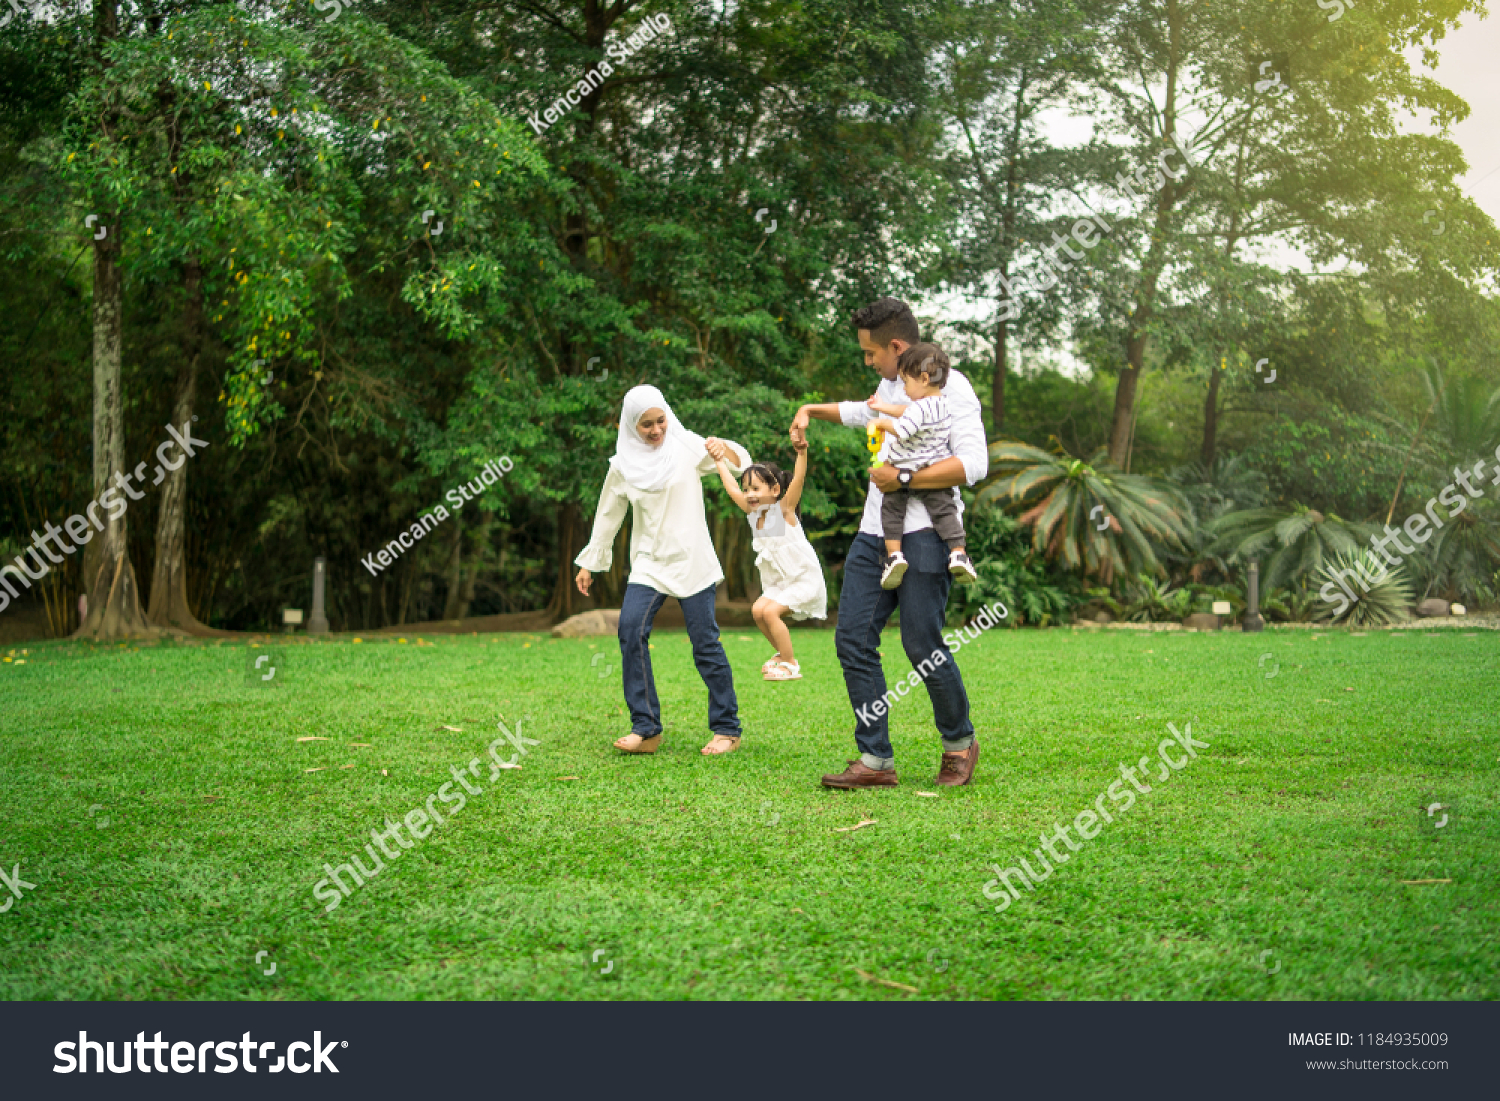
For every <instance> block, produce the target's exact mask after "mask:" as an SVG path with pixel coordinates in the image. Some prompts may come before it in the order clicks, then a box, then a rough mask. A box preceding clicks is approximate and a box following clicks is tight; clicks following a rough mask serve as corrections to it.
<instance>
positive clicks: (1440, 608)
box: [1417, 596, 1448, 618]
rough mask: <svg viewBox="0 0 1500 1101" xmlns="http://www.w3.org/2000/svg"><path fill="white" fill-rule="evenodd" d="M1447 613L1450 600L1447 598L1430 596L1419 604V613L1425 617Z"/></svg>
mask: <svg viewBox="0 0 1500 1101" xmlns="http://www.w3.org/2000/svg"><path fill="white" fill-rule="evenodd" d="M1447 614H1448V602H1447V601H1446V600H1439V599H1438V598H1437V597H1435V596H1431V597H1428V598H1427V599H1426V600H1424V601H1422V603H1420V604H1418V605H1417V615H1419V616H1422V617H1424V618H1430V617H1432V616H1444V615H1447Z"/></svg>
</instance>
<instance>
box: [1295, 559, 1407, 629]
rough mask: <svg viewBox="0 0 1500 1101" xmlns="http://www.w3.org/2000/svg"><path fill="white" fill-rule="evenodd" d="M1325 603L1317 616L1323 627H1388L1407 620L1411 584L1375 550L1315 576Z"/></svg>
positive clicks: (1332, 565)
mask: <svg viewBox="0 0 1500 1101" xmlns="http://www.w3.org/2000/svg"><path fill="white" fill-rule="evenodd" d="M1313 584H1314V585H1315V586H1317V589H1318V595H1319V596H1320V597H1322V599H1321V600H1320V601H1319V602H1318V607H1317V609H1316V611H1314V613H1313V618H1314V619H1316V620H1317V621H1318V622H1320V623H1331V624H1333V625H1335V626H1340V627H1384V626H1387V625H1388V624H1391V623H1399V622H1400V621H1401V620H1403V619H1406V618H1407V611H1406V609H1407V607H1408V606H1409V605H1410V604H1411V600H1412V590H1411V583H1410V582H1409V581H1407V579H1406V576H1405V574H1403V573H1402V572H1401V571H1400V569H1395V570H1393V569H1391V568H1390V567H1389V566H1387V565H1386V564H1385V562H1384V561H1383V560H1382V559H1381V558H1380V557H1379V556H1378V555H1376V553H1375V552H1374V551H1373V550H1369V549H1362V550H1360V551H1358V552H1356V553H1355V554H1353V555H1351V556H1345V555H1342V554H1341V555H1339V556H1338V557H1337V558H1335V559H1334V560H1333V561H1332V562H1329V563H1326V564H1324V565H1323V567H1322V568H1320V569H1319V570H1318V571H1317V572H1316V573H1315V574H1314V576H1313Z"/></svg>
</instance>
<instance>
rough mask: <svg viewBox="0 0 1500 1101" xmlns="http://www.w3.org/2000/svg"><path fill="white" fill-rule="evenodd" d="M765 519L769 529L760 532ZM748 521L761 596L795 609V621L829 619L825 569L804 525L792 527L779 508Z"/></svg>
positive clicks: (752, 515) (754, 514)
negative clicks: (761, 521) (758, 574)
mask: <svg viewBox="0 0 1500 1101" xmlns="http://www.w3.org/2000/svg"><path fill="white" fill-rule="evenodd" d="M762 516H764V517H765V518H766V523H765V527H763V528H757V527H756V526H755V525H756V524H758V523H759V522H760V518H761V517H762ZM748 519H749V521H750V534H751V535H752V536H753V537H754V543H753V546H754V548H755V555H756V557H755V565H756V566H757V567H758V568H759V569H760V587H761V595H762V596H766V597H769V598H770V599H772V600H774V601H776V603H778V604H781V605H784V606H785V607H787V608H789V609H791V612H792V618H793V619H827V618H828V589H827V587H826V586H825V585H824V584H823V566H822V563H820V562H819V561H818V552H817V551H815V550H813V547H812V544H811V543H809V542H808V541H807V533H806V532H805V531H803V530H802V525H801V524H800V523H799V524H790V523H788V522H787V520H786V517H784V516H783V515H782V514H781V506H780V505H779V504H774V505H767V506H766V507H765V508H763V509H760V510H759V511H758V512H752V513H750V514H749V515H748Z"/></svg>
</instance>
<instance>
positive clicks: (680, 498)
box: [574, 440, 750, 598]
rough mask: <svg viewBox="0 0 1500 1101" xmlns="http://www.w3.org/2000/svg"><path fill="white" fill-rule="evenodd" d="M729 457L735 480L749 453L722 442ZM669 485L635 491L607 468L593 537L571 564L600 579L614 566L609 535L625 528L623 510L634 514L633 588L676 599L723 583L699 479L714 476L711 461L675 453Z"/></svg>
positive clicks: (679, 451) (684, 452)
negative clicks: (643, 588)
mask: <svg viewBox="0 0 1500 1101" xmlns="http://www.w3.org/2000/svg"><path fill="white" fill-rule="evenodd" d="M724 444H725V446H727V447H728V448H729V450H730V452H731V453H732V459H731V461H730V462H729V464H728V465H729V468H730V469H731V470H733V471H734V472H735V473H736V474H740V473H742V472H743V471H744V470H745V468H746V467H748V466H749V465H750V452H748V451H746V450H745V449H744V448H743V447H741V446H740V445H739V444H737V443H735V442H733V441H732V440H725V441H724ZM677 455H678V459H677V464H676V469H675V471H674V472H673V475H672V480H671V481H669V482H668V483H667V484H666V485H665V486H664V487H662V488H661V489H658V490H651V491H647V490H641V489H636V488H635V487H634V486H632V485H631V484H630V483H629V482H627V481H626V480H625V478H624V477H623V476H622V475H621V474H620V472H619V471H618V470H616V469H615V468H614V466H613V464H611V466H610V468H609V474H608V475H607V476H606V477H605V479H604V488H603V489H602V490H600V491H599V510H598V512H596V513H595V514H594V531H593V534H592V536H591V537H590V538H589V543H588V546H586V547H584V548H583V550H582V551H581V552H580V553H579V555H578V557H577V558H576V559H574V564H575V565H578V566H581V567H583V568H584V569H586V570H588V571H589V572H590V573H603V572H604V571H605V570H607V569H609V567H610V565H611V563H612V562H613V561H614V542H615V534H616V533H617V532H618V531H619V530H620V525H621V524H622V523H624V522H625V510H626V509H627V508H630V507H634V508H635V518H634V521H633V523H632V524H631V528H630V577H629V582H630V583H631V584H633V585H647V586H649V587H651V588H653V589H655V590H656V591H657V592H659V593H666V594H667V595H668V596H675V597H678V598H682V597H686V596H693V595H694V594H696V593H701V592H702V591H703V590H704V589H706V588H708V587H709V586H710V585H716V584H718V583H719V582H720V581H723V580H724V569H723V567H722V566H720V565H719V556H718V555H717V554H715V553H714V543H713V538H712V537H711V536H710V535H709V532H708V514H707V513H706V512H705V511H704V506H703V478H704V477H705V476H706V475H709V474H716V473H717V468H716V467H715V465H714V460H713V456H711V455H709V454H708V453H707V452H706V451H705V452H704V453H703V454H701V455H698V456H696V457H694V456H693V455H692V454H690V453H689V452H688V450H687V448H685V447H678V449H677Z"/></svg>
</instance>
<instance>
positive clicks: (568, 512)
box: [547, 501, 583, 623]
mask: <svg viewBox="0 0 1500 1101" xmlns="http://www.w3.org/2000/svg"><path fill="white" fill-rule="evenodd" d="M578 529H579V522H578V506H577V505H576V504H574V503H573V502H572V501H565V502H563V504H561V505H560V506H558V510H557V580H556V582H555V583H554V584H553V586H552V599H551V600H550V601H549V602H548V604H547V614H548V615H549V616H551V617H552V621H553V622H554V623H557V622H561V621H562V620H564V619H567V618H568V617H569V616H570V615H573V614H574V613H575V612H577V611H578V610H579V609H580V607H581V606H582V603H583V598H582V596H581V595H580V594H579V592H578V590H577V589H576V588H574V586H573V579H574V577H575V576H577V574H578V567H577V566H575V565H573V559H574V558H576V557H577V556H578V552H577V549H576V548H575V547H574V542H575V541H576V540H577V538H578V536H577V533H578Z"/></svg>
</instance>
